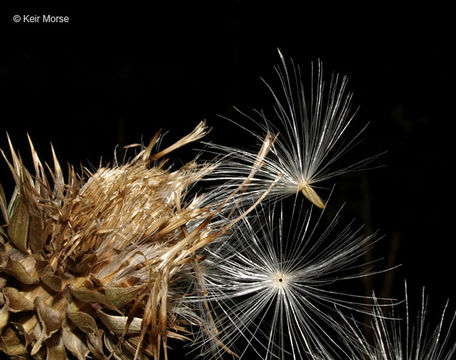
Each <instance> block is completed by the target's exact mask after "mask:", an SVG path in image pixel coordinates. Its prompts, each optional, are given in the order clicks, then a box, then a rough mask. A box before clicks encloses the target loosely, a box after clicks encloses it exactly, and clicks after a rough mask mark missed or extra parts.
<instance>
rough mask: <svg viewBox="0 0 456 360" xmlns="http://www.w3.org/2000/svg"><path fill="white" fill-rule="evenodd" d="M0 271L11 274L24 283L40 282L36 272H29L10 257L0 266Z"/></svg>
mask: <svg viewBox="0 0 456 360" xmlns="http://www.w3.org/2000/svg"><path fill="white" fill-rule="evenodd" d="M0 271H3V272H4V273H5V274H8V275H10V276H13V277H14V278H16V279H17V280H18V281H19V282H21V283H23V284H26V285H33V284H37V283H39V282H40V279H39V278H38V276H37V275H36V274H30V273H29V272H27V270H26V269H25V268H24V266H23V265H22V264H21V263H20V262H19V261H15V260H12V259H11V258H8V260H7V262H6V266H2V267H0Z"/></svg>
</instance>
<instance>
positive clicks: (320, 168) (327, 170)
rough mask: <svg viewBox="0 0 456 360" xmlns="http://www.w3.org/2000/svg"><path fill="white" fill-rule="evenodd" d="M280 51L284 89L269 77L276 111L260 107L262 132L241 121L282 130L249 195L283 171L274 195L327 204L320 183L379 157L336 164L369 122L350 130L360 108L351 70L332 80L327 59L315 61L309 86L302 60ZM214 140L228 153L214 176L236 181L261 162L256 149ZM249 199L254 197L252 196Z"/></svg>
mask: <svg viewBox="0 0 456 360" xmlns="http://www.w3.org/2000/svg"><path fill="white" fill-rule="evenodd" d="M279 55H280V58H281V66H277V67H276V73H277V75H278V78H279V80H280V83H281V89H280V91H279V92H277V91H276V90H274V89H273V88H272V87H271V86H270V85H268V84H267V83H266V82H265V83H266V85H267V86H268V88H269V90H270V92H271V94H272V96H273V99H274V103H275V106H274V115H273V116H272V117H267V116H266V115H265V114H264V113H263V112H257V113H258V115H259V117H260V118H261V120H262V124H261V125H259V126H260V131H259V132H258V131H253V130H249V129H247V128H246V127H244V126H242V125H240V124H238V125H239V126H241V127H242V128H244V129H245V130H247V131H248V132H249V133H251V134H252V135H253V136H254V137H256V138H257V139H258V140H260V141H263V138H264V134H265V133H272V134H276V135H278V136H277V139H276V140H275V142H274V144H273V145H272V147H271V151H270V153H269V155H268V156H267V157H266V158H265V159H264V162H263V164H262V165H263V166H262V167H261V169H260V170H259V171H258V172H257V174H256V176H255V177H254V178H253V179H252V180H251V182H252V185H251V186H250V188H249V195H250V196H251V197H256V196H258V193H262V191H264V189H265V188H266V187H268V186H269V185H268V184H270V183H271V181H273V180H274V179H276V178H277V176H279V175H281V176H282V178H281V180H280V181H279V182H278V184H277V186H275V187H274V189H273V190H272V191H271V195H270V196H272V197H278V198H283V197H286V196H288V195H291V194H296V193H299V192H301V193H302V194H303V195H304V196H305V197H306V198H307V199H308V200H309V201H311V202H312V203H313V204H314V205H315V206H317V207H319V208H323V207H324V201H323V200H322V199H321V197H320V196H319V195H318V194H317V192H316V191H315V185H316V184H317V183H320V182H322V181H325V180H328V179H330V178H333V177H336V176H338V175H341V174H344V173H346V172H349V171H353V170H357V169H360V168H362V167H364V166H365V165H366V163H368V162H369V161H371V160H372V159H373V158H374V157H371V158H368V159H364V160H360V161H358V162H356V163H354V164H351V165H349V166H346V167H341V168H340V167H339V168H338V167H337V166H336V162H337V161H338V160H339V158H341V157H342V156H343V155H345V153H347V152H348V151H349V150H350V149H351V148H352V147H354V146H355V145H356V144H357V143H358V141H359V137H360V135H361V133H362V132H363V131H364V129H365V127H366V126H367V125H366V126H364V127H363V128H361V129H360V130H358V131H357V132H355V133H353V134H348V132H349V131H348V130H347V129H348V128H349V125H350V124H351V122H352V120H353V117H354V114H355V111H352V93H350V92H348V91H347V78H346V77H345V76H340V75H338V74H335V75H332V77H331V79H330V80H329V84H328V83H326V81H325V80H324V77H323V66H322V63H321V62H320V61H318V62H317V65H316V67H315V68H314V67H313V66H312V72H311V79H310V86H308V87H307V86H306V85H305V84H304V80H303V79H302V76H301V70H300V68H299V66H297V65H295V64H294V63H293V62H292V61H290V62H291V64H290V65H289V64H288V63H287V61H286V60H285V59H284V57H283V56H282V54H281V53H280V51H279ZM243 115H245V116H246V117H247V118H249V119H250V120H252V122H255V123H256V122H257V121H256V120H254V119H253V118H252V117H249V116H248V115H246V114H243ZM230 121H232V120H230ZM208 145H209V148H210V149H212V151H213V152H215V153H217V154H219V155H221V156H222V157H223V161H222V162H221V166H220V167H218V169H217V171H216V172H214V174H213V176H212V177H210V178H211V179H213V180H220V179H223V180H225V181H227V182H228V183H231V184H232V186H236V183H238V182H239V181H240V180H241V179H244V178H246V177H248V175H249V172H250V171H251V169H252V165H253V164H254V163H255V159H256V152H257V150H256V149H255V150H254V151H250V150H244V149H238V148H233V147H230V146H224V145H218V144H208ZM245 199H246V200H249V196H247V197H245Z"/></svg>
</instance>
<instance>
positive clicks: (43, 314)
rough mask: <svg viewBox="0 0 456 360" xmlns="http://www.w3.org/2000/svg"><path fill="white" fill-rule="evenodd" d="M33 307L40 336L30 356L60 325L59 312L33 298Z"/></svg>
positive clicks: (38, 298) (39, 299)
mask: <svg viewBox="0 0 456 360" xmlns="http://www.w3.org/2000/svg"><path fill="white" fill-rule="evenodd" d="M34 305H35V310H36V313H37V315H38V320H39V322H40V325H41V334H40V335H39V337H38V339H37V342H36V343H35V345H34V346H33V348H32V351H31V355H32V356H33V355H35V354H36V353H37V352H38V350H39V349H40V347H41V344H42V343H43V341H44V340H46V339H49V338H50V337H51V336H52V334H55V333H56V332H57V331H58V330H59V329H60V325H61V323H62V318H61V316H60V312H59V311H58V310H55V309H53V308H52V307H50V306H49V305H46V304H45V303H44V301H43V300H41V298H40V297H37V298H35V301H34Z"/></svg>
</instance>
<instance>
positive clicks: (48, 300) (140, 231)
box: [0, 123, 230, 360]
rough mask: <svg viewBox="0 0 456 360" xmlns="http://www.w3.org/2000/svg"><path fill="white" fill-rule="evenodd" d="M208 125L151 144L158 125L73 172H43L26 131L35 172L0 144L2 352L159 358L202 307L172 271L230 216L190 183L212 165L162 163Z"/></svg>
mask: <svg viewBox="0 0 456 360" xmlns="http://www.w3.org/2000/svg"><path fill="white" fill-rule="evenodd" d="M206 133H207V128H206V126H205V125H204V123H200V124H199V125H198V126H197V127H196V128H195V130H194V131H193V132H192V133H190V134H189V135H187V136H185V137H184V138H183V139H181V140H180V141H178V142H176V143H175V144H173V145H171V146H170V147H168V148H166V149H164V150H162V151H160V152H158V153H155V154H153V153H152V150H153V148H154V146H155V145H156V143H157V142H158V140H159V134H157V135H156V136H155V137H154V138H153V140H152V141H151V143H150V144H149V146H148V147H147V148H144V149H142V150H141V151H140V152H139V153H138V154H137V155H136V157H134V158H133V159H132V160H131V161H129V162H127V163H125V164H120V165H115V166H111V167H100V168H99V169H98V170H96V171H95V172H90V171H89V170H87V169H85V170H84V173H83V174H82V175H78V174H77V173H76V172H75V170H74V168H73V167H72V166H69V167H68V176H67V179H66V180H65V178H64V175H63V171H62V169H61V167H60V165H59V162H58V161H57V158H56V156H55V153H54V150H52V155H53V160H54V165H53V169H52V170H50V168H49V167H48V168H49V169H48V171H49V174H50V178H49V177H48V175H46V171H45V167H44V166H43V164H42V163H41V161H40V159H39V157H38V155H37V153H36V151H35V150H34V148H33V145H32V142H31V141H30V146H31V153H32V159H33V166H34V171H35V174H34V175H32V174H31V173H30V172H29V171H28V170H27V169H26V168H25V166H24V164H23V161H22V159H21V157H20V155H18V153H16V151H15V150H14V148H13V146H12V144H11V142H10V143H9V144H10V152H11V159H8V157H7V156H6V154H3V155H4V157H5V159H6V161H7V163H8V166H9V168H10V170H11V173H12V175H13V178H14V181H15V189H14V193H13V195H12V197H11V200H10V201H9V203H7V201H6V197H5V194H4V192H3V189H2V190H1V194H0V195H1V196H0V201H1V203H0V205H1V206H0V208H1V211H2V215H3V220H4V223H5V227H4V228H2V233H1V235H2V237H1V239H2V242H1V248H0V256H1V263H0V291H1V292H0V306H1V310H0V331H1V333H0V334H1V336H0V351H2V352H3V353H5V354H7V355H8V356H10V357H11V358H24V359H25V358H28V357H29V356H31V357H33V358H37V359H44V358H46V359H50V360H51V359H64V358H66V354H72V355H73V356H75V357H76V358H78V359H85V358H86V356H87V355H88V354H90V355H91V356H92V357H94V358H97V359H107V356H106V354H112V356H114V357H115V358H117V359H130V358H138V359H141V358H145V357H153V358H155V359H158V358H159V357H160V353H161V352H162V353H163V352H164V355H165V358H166V356H167V352H166V348H167V339H168V338H176V339H187V336H188V335H190V331H189V326H203V324H202V321H203V320H202V316H201V314H198V313H196V312H194V310H193V309H191V308H190V307H188V306H186V305H185V303H184V302H183V301H182V298H183V297H184V296H185V295H186V292H185V289H182V288H178V287H179V286H181V284H180V279H181V278H182V277H185V274H187V273H190V272H191V270H190V268H193V266H194V264H195V263H197V262H198V261H199V259H198V256H197V250H198V249H200V248H201V247H204V246H205V245H206V244H208V243H210V242H211V241H213V240H214V239H215V238H217V237H219V236H220V235H221V234H223V233H224V232H225V231H226V230H227V228H228V227H229V226H230V221H229V220H227V221H225V222H224V223H223V224H220V222H219V223H218V225H213V224H212V219H213V218H214V215H215V213H214V210H211V209H210V207H209V206H202V205H201V203H202V199H203V196H202V195H195V196H193V197H191V198H190V197H189V196H187V195H188V192H189V189H190V188H191V187H192V185H193V184H194V183H195V182H197V181H198V180H200V179H201V178H202V177H203V176H205V175H207V174H208V173H209V172H210V171H212V170H213V169H214V166H215V165H214V164H197V163H196V162H195V161H191V162H189V163H187V164H185V165H184V166H182V167H181V168H179V169H177V170H170V169H167V168H165V163H166V160H164V159H163V156H165V155H167V154H168V153H169V152H171V151H172V150H174V149H176V148H178V147H180V146H183V145H185V144H187V143H189V142H192V141H195V140H198V139H200V138H201V137H202V136H204V135H205V134H206Z"/></svg>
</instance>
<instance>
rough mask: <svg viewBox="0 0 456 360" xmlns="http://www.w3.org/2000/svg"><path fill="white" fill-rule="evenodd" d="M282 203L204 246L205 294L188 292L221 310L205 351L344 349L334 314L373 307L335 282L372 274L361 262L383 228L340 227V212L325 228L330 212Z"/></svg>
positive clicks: (295, 353)
mask: <svg viewBox="0 0 456 360" xmlns="http://www.w3.org/2000/svg"><path fill="white" fill-rule="evenodd" d="M279 204H280V205H277V207H275V206H271V205H260V206H259V207H257V208H256V210H255V211H254V213H253V215H251V216H248V217H244V218H243V219H242V220H241V224H240V225H239V226H238V227H237V228H236V229H235V231H234V232H233V234H232V235H231V236H230V237H229V239H227V240H226V241H224V242H223V243H220V242H219V243H217V244H214V246H212V247H209V249H208V250H206V251H204V260H202V261H201V263H200V267H201V269H202V270H201V277H202V278H201V282H200V286H201V287H202V288H203V289H202V290H201V293H203V294H205V296H203V297H202V298H201V299H199V300H198V299H188V301H194V302H196V303H198V301H199V302H200V303H202V304H204V306H207V307H210V308H211V311H210V313H211V314H213V319H211V320H212V321H209V322H208V323H210V324H211V327H210V328H209V329H203V330H205V333H204V334H202V336H201V339H202V340H201V347H202V350H201V351H202V353H203V354H210V353H211V352H212V354H213V355H214V356H217V355H222V353H224V352H226V350H227V349H229V350H230V351H231V352H233V353H235V354H236V355H237V356H239V357H240V358H250V357H249V356H251V355H252V354H253V353H256V354H257V355H258V356H260V358H262V359H287V358H290V359H303V358H308V357H309V356H313V355H315V354H317V353H319V352H320V351H321V350H322V349H326V348H328V347H331V348H337V349H338V351H339V352H343V349H342V348H339V347H338V345H337V344H336V343H335V342H334V341H333V340H332V336H333V335H332V332H333V331H335V329H339V331H342V329H340V326H339V325H338V323H337V322H336V321H335V320H333V318H332V316H331V315H330V314H331V312H334V306H335V305H337V306H339V307H344V308H347V309H352V310H356V311H360V312H368V311H370V310H368V309H369V308H368V306H367V305H366V300H367V298H365V297H363V296H356V295H350V294H348V293H344V292H341V291H339V290H337V289H335V288H332V287H331V285H332V284H333V283H334V282H338V281H342V280H348V279H353V278H355V277H361V276H364V275H368V274H366V273H363V272H362V271H361V270H360V267H361V266H362V264H358V263H356V261H357V260H359V258H360V257H361V256H362V255H363V254H364V253H365V252H366V251H367V250H368V248H369V247H370V246H371V244H372V242H374V241H375V239H376V237H375V235H372V236H367V237H366V236H363V235H362V232H361V229H358V230H354V231H353V230H352V229H351V225H349V226H347V227H345V228H342V229H341V231H340V232H337V230H336V229H337V228H338V225H337V223H338V218H339V214H337V215H336V217H335V218H334V219H332V221H331V223H330V225H329V226H328V227H325V228H324V227H322V226H321V224H320V222H321V220H322V213H321V214H320V216H319V217H318V219H317V220H316V221H315V219H314V216H313V215H312V209H310V210H308V211H307V212H306V213H305V214H304V213H303V211H304V210H303V207H302V206H301V207H300V208H299V209H294V210H293V212H292V213H290V212H285V211H284V208H283V206H282V203H281V202H279ZM289 217H291V218H289ZM364 265H365V264H364ZM207 335H208V336H209V338H208V336H207ZM347 336H351V335H350V334H349V333H348V332H347ZM204 338H206V339H204Z"/></svg>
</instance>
